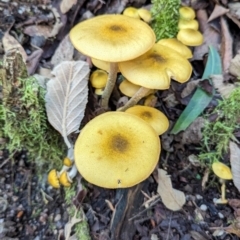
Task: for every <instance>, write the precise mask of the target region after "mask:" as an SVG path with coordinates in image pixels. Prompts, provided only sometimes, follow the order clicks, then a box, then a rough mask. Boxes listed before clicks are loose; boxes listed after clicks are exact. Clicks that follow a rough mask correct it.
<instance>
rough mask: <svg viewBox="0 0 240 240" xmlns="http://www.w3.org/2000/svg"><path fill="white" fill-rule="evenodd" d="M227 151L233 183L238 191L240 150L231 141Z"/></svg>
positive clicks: (239, 182)
mask: <svg viewBox="0 0 240 240" xmlns="http://www.w3.org/2000/svg"><path fill="white" fill-rule="evenodd" d="M229 149H230V163H231V170H232V175H233V183H234V185H235V187H236V188H237V189H238V191H240V149H239V147H238V145H237V144H236V143H235V142H232V141H230V143H229Z"/></svg>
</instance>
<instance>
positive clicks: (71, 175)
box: [68, 164, 78, 180]
mask: <svg viewBox="0 0 240 240" xmlns="http://www.w3.org/2000/svg"><path fill="white" fill-rule="evenodd" d="M77 172H78V171H77V167H76V165H75V164H74V165H73V166H72V169H71V170H70V172H68V177H69V178H70V179H71V180H72V179H73V178H74V177H75V176H76V175H77Z"/></svg>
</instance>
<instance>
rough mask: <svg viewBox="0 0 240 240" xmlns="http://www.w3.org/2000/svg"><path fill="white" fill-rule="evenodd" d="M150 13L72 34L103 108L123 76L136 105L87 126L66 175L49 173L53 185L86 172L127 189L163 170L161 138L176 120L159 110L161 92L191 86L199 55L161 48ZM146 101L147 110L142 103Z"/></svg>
mask: <svg viewBox="0 0 240 240" xmlns="http://www.w3.org/2000/svg"><path fill="white" fill-rule="evenodd" d="M135 10H136V11H135ZM134 11H135V12H134ZM145 13H146V14H147V11H146V10H144V9H134V8H128V9H126V10H125V11H124V12H123V15H121V14H109V15H103V16H97V17H94V18H91V19H88V20H85V21H83V22H81V23H79V24H77V25H76V26H75V27H73V28H72V30H71V31H70V39H71V42H72V43H73V45H74V47H75V48H76V49H77V50H78V51H80V52H81V53H83V54H85V55H86V56H88V57H90V58H91V61H92V63H93V64H94V65H95V66H96V67H97V68H98V69H97V70H95V71H93V72H92V74H91V76H90V79H89V80H90V83H91V85H92V87H93V88H95V93H96V94H97V95H101V94H102V96H101V101H102V102H101V106H102V108H104V109H105V110H108V107H109V104H108V102H109V98H110V95H111V93H112V90H113V88H114V87H115V85H116V78H117V74H118V73H120V74H121V75H122V76H123V77H124V80H123V81H122V82H121V83H120V84H119V89H120V91H121V92H122V93H123V94H124V95H126V96H128V97H130V100H129V101H128V102H127V103H126V104H125V105H124V106H123V107H121V108H119V109H117V111H115V112H106V113H102V114H101V115H99V116H97V117H95V118H94V119H92V120H91V121H89V122H88V123H87V124H86V125H85V126H84V127H83V129H82V130H81V133H80V134H79V136H78V138H77V141H76V143H75V146H74V157H72V158H71V161H70V163H71V164H70V163H64V164H63V168H62V169H61V170H60V171H59V172H58V171H57V170H55V169H54V170H52V171H51V172H50V173H49V176H48V181H49V183H50V184H51V185H52V186H53V187H56V188H59V187H60V186H61V185H63V186H66V187H68V186H70V185H71V182H72V179H73V177H74V176H75V175H76V173H77V172H80V174H81V175H82V176H83V177H84V178H85V179H86V180H87V181H89V182H90V183H92V184H95V185H97V186H100V187H105V188H127V187H131V186H133V185H135V184H138V183H139V182H141V181H143V180H144V179H146V178H147V177H148V176H149V175H150V174H151V173H152V171H153V170H154V168H155V167H156V165H157V163H158V160H159V154H160V150H161V144H160V138H159V135H161V134H163V133H164V132H165V131H167V130H168V127H169V121H168V119H167V117H166V116H165V114H164V113H162V112H161V111H159V110H158V109H156V108H154V107H153V106H154V104H153V102H154V101H156V97H155V96H154V93H155V92H156V91H157V90H164V89H168V88H169V87H170V83H171V80H172V79H173V80H175V81H178V82H179V83H184V82H186V81H188V80H189V78H190V76H191V74H192V66H191V64H190V63H189V61H188V59H189V58H191V57H192V53H191V50H190V49H189V48H188V47H187V46H185V45H184V44H183V43H181V42H180V41H179V40H177V39H162V40H161V41H159V42H158V43H155V41H156V36H155V33H154V32H153V30H152V29H151V27H150V26H149V25H148V24H147V23H146V22H149V21H150V19H151V15H150V16H148V20H146V19H147V17H145V16H144V14H145ZM131 14H135V17H133V16H131V17H130V15H131ZM148 14H150V13H148ZM136 16H137V17H136ZM141 19H143V20H144V21H146V22H144V21H142V20H141ZM144 97H147V98H146V99H145V101H144V105H147V106H142V105H136V104H137V103H138V102H139V101H140V100H141V99H142V98H144ZM135 105H136V106H135ZM73 159H74V164H73Z"/></svg>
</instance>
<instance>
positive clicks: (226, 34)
mask: <svg viewBox="0 0 240 240" xmlns="http://www.w3.org/2000/svg"><path fill="white" fill-rule="evenodd" d="M220 24H221V30H222V31H221V35H222V41H221V57H222V67H223V72H226V71H227V70H228V68H229V65H230V61H231V60H232V58H233V56H232V51H233V50H232V46H233V39H232V36H231V33H230V31H229V27H228V24H227V21H226V19H225V18H224V17H221V21H220Z"/></svg>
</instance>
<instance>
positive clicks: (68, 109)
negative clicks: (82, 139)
mask: <svg viewBox="0 0 240 240" xmlns="http://www.w3.org/2000/svg"><path fill="white" fill-rule="evenodd" d="M89 71H90V69H89V65H88V64H87V63H86V62H83V61H77V62H71V61H65V62H62V63H61V64H59V65H58V66H56V67H55V68H54V69H53V71H52V74H53V75H54V77H52V78H51V79H50V80H49V82H48V83H47V94H46V97H45V99H46V110H47V116H48V121H49V122H50V123H51V124H52V126H53V127H54V128H55V129H56V130H57V131H58V132H59V133H61V135H62V136H63V138H64V140H65V143H66V144H67V146H68V147H70V145H69V142H68V140H67V136H68V135H69V134H71V133H73V132H76V131H78V129H79V126H80V123H81V121H82V119H83V117H84V111H85V107H86V104H87V97H88V77H89Z"/></svg>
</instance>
